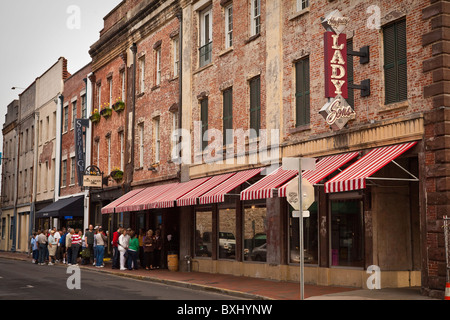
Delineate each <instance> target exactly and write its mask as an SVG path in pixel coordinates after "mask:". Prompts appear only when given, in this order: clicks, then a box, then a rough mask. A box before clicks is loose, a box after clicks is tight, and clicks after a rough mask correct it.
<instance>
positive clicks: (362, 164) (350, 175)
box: [325, 141, 417, 193]
mask: <svg viewBox="0 0 450 320" xmlns="http://www.w3.org/2000/svg"><path fill="white" fill-rule="evenodd" d="M416 144H417V141H415V142H409V143H404V144H398V145H393V146H388V147H381V148H376V149H373V150H371V151H370V152H369V153H368V154H366V155H365V156H363V157H362V158H361V159H359V160H358V161H356V162H355V163H353V164H352V165H351V166H349V167H348V168H347V169H345V170H344V171H342V172H341V173H339V174H338V175H337V176H336V177H334V178H333V179H331V180H330V181H328V182H327V183H325V192H327V193H332V192H343V191H353V190H358V189H364V188H365V187H366V179H375V178H370V176H371V175H372V174H374V173H375V172H377V171H378V170H380V169H381V168H383V167H384V166H385V165H387V164H388V163H389V162H391V161H393V160H394V159H395V158H397V157H398V156H400V155H401V154H403V153H404V152H406V151H407V150H409V149H410V148H412V147H413V146H414V145H416ZM394 163H395V162H394ZM402 169H403V168H402ZM403 170H404V171H406V170H405V169H403ZM409 174H410V173H409ZM410 175H411V174H410ZM411 176H412V175H411ZM413 178H414V179H396V180H409V181H417V178H416V177H414V176H413ZM383 179H384V180H394V178H391V179H389V178H383Z"/></svg>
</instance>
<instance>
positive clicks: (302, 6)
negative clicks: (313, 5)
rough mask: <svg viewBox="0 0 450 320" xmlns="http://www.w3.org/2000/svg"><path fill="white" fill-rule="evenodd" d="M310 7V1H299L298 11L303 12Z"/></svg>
mask: <svg viewBox="0 0 450 320" xmlns="http://www.w3.org/2000/svg"><path fill="white" fill-rule="evenodd" d="M308 7H309V0H297V11H302V10H303V9H306V8H308Z"/></svg>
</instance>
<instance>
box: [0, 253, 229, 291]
mask: <svg viewBox="0 0 450 320" xmlns="http://www.w3.org/2000/svg"><path fill="white" fill-rule="evenodd" d="M80 270H81V277H80V279H81V289H80V290H78V289H73V290H70V289H68V287H67V280H68V278H69V277H70V276H71V275H72V274H67V273H66V272H67V268H66V267H64V266H61V265H58V266H47V265H45V266H39V265H34V264H31V263H30V262H26V261H17V260H8V259H2V258H0V300H9V299H11V300H35V299H36V300H50V299H52V300H54V299H56V300H81V299H82V300H229V299H233V300H235V299H236V298H235V297H233V298H232V297H230V296H227V295H221V294H217V293H209V292H202V291H199V290H190V289H187V288H179V287H173V286H168V285H164V284H158V283H152V282H148V281H142V280H136V279H130V278H124V277H118V276H114V275H111V274H104V273H99V272H95V271H90V270H86V269H80Z"/></svg>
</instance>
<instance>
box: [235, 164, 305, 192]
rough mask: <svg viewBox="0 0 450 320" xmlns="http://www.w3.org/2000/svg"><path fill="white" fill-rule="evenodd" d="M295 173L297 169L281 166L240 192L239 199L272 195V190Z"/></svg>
mask: <svg viewBox="0 0 450 320" xmlns="http://www.w3.org/2000/svg"><path fill="white" fill-rule="evenodd" d="M296 175H297V170H283V169H282V168H281V167H280V168H278V169H277V170H275V171H274V172H272V173H271V174H269V175H267V176H265V177H264V178H262V179H261V180H259V181H258V182H256V183H255V184H253V185H252V186H250V187H248V188H247V189H245V190H244V191H242V192H241V200H257V199H265V198H272V197H273V190H274V189H276V188H278V187H279V186H280V185H282V184H283V183H285V182H286V181H288V180H290V179H292V178H293V177H295V176H296Z"/></svg>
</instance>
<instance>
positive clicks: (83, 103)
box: [81, 94, 87, 119]
mask: <svg viewBox="0 0 450 320" xmlns="http://www.w3.org/2000/svg"><path fill="white" fill-rule="evenodd" d="M86 117H87V106H86V95H85V94H84V95H82V96H81V118H83V119H86Z"/></svg>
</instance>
